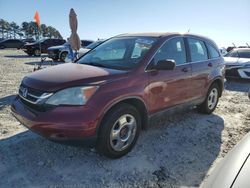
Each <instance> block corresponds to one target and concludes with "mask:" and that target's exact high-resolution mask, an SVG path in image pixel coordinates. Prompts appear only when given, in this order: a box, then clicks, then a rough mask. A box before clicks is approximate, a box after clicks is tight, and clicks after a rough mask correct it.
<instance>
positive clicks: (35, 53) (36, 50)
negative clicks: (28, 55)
mask: <svg viewBox="0 0 250 188" xmlns="http://www.w3.org/2000/svg"><path fill="white" fill-rule="evenodd" d="M33 53H34V56H36V57H37V56H40V54H41V53H40V50H39V49H35V50H34V52H33Z"/></svg>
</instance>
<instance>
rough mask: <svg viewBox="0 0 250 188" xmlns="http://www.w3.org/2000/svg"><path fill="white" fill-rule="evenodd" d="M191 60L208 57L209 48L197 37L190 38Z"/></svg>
mask: <svg viewBox="0 0 250 188" xmlns="http://www.w3.org/2000/svg"><path fill="white" fill-rule="evenodd" d="M188 45H189V49H190V56H191V60H192V61H193V62H194V61H204V60H207V59H208V55H207V49H206V46H205V44H204V42H203V41H200V40H196V39H190V38H189V39H188Z"/></svg>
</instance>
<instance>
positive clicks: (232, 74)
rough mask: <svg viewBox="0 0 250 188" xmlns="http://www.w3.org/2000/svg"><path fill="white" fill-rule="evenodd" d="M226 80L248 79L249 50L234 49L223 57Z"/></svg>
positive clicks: (249, 70) (249, 72)
mask: <svg viewBox="0 0 250 188" xmlns="http://www.w3.org/2000/svg"><path fill="white" fill-rule="evenodd" d="M224 60H225V64H226V78H227V79H230V78H243V79H250V48H235V49H233V50H232V51H230V52H229V53H228V54H226V55H225V57H224Z"/></svg>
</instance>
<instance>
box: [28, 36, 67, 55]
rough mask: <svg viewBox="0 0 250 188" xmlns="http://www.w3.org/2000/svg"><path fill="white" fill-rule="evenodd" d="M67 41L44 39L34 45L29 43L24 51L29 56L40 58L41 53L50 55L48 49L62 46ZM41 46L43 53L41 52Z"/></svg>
mask: <svg viewBox="0 0 250 188" xmlns="http://www.w3.org/2000/svg"><path fill="white" fill-rule="evenodd" d="M65 42H66V41H65V40H63V39H42V40H40V41H37V42H34V43H28V44H25V45H24V46H23V51H24V52H25V53H27V54H28V55H29V56H32V55H34V56H39V55H40V54H41V53H48V48H49V47H51V46H57V45H62V44H64V43H65ZM40 46H41V52H40Z"/></svg>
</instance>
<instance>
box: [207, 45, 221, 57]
mask: <svg viewBox="0 0 250 188" xmlns="http://www.w3.org/2000/svg"><path fill="white" fill-rule="evenodd" d="M206 45H207V48H208V51H209V54H210V58H217V57H220V54H219V52H218V51H217V50H216V49H215V47H213V46H212V45H210V44H209V43H206Z"/></svg>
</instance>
